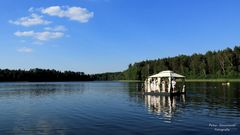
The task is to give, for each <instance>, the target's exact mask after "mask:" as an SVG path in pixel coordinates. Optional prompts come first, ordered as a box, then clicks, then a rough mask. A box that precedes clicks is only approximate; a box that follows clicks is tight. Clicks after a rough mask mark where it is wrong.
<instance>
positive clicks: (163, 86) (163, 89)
mask: <svg viewBox="0 0 240 135" xmlns="http://www.w3.org/2000/svg"><path fill="white" fill-rule="evenodd" d="M165 85H166V83H165V81H164V80H163V81H162V92H165V88H166V87H165Z"/></svg>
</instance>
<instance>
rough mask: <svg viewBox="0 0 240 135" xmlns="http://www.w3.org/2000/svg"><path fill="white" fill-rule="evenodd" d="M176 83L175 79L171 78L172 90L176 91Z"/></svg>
mask: <svg viewBox="0 0 240 135" xmlns="http://www.w3.org/2000/svg"><path fill="white" fill-rule="evenodd" d="M176 84H177V82H176V80H175V79H173V80H172V88H173V92H176Z"/></svg>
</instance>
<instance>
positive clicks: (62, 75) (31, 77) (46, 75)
mask: <svg viewBox="0 0 240 135" xmlns="http://www.w3.org/2000/svg"><path fill="white" fill-rule="evenodd" d="M90 80H92V78H91V76H90V75H85V74H84V73H83V72H72V71H65V72H60V71H56V70H49V69H38V68H36V69H30V70H28V71H26V70H9V69H3V70H1V69H0V81H2V82H3V81H5V82H7V81H29V82H42V81H90Z"/></svg>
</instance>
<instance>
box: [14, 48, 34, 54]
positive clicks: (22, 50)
mask: <svg viewBox="0 0 240 135" xmlns="http://www.w3.org/2000/svg"><path fill="white" fill-rule="evenodd" d="M17 51H18V52H21V53H31V52H32V51H33V50H32V48H27V47H23V48H19V49H17Z"/></svg>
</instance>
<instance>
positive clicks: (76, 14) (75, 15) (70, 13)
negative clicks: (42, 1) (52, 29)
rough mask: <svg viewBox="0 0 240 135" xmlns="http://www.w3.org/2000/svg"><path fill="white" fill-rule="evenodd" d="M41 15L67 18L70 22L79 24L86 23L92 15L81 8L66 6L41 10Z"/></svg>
mask: <svg viewBox="0 0 240 135" xmlns="http://www.w3.org/2000/svg"><path fill="white" fill-rule="evenodd" d="M41 12H42V13H43V14H48V15H50V16H58V17H61V18H62V17H67V18H69V19H70V20H75V21H78V22H81V23H86V22H88V21H89V19H91V18H92V17H93V15H94V13H93V12H89V11H88V10H87V9H86V8H81V7H68V6H62V7H60V6H51V7H48V8H42V9H41Z"/></svg>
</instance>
